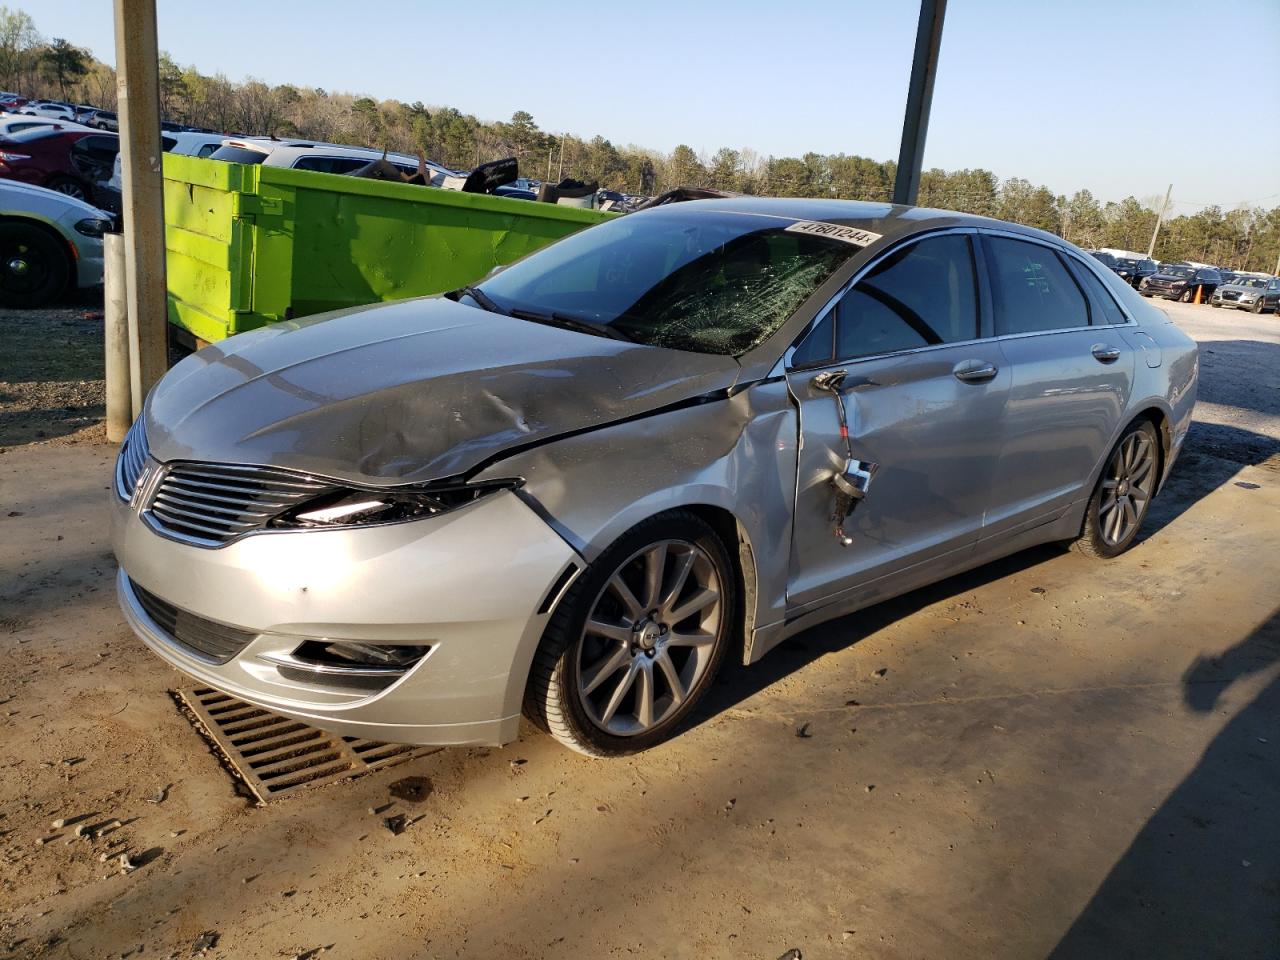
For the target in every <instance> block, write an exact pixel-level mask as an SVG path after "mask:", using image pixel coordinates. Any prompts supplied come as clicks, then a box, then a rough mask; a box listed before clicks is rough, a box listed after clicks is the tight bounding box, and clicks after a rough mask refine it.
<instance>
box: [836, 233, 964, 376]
mask: <svg viewBox="0 0 1280 960" xmlns="http://www.w3.org/2000/svg"><path fill="white" fill-rule="evenodd" d="M977 335H978V296H977V291H976V284H975V282H974V276H973V254H972V253H971V251H970V247H969V238H968V237H967V236H964V235H961V234H946V235H943V236H940V237H928V238H926V239H924V240H921V241H919V242H918V243H912V244H908V245H906V246H904V247H900V248H899V249H897V250H895V251H893V252H892V253H890V254H889V255H888V256H887V257H885V258H884V259H883V260H881V261H880V262H879V263H877V264H876V265H875V267H873V268H872V269H871V272H870V273H868V274H867V275H866V276H865V277H863V278H862V279H861V280H859V281H858V283H857V284H856V285H855V286H854V287H853V289H852V290H850V291H849V292H848V293H846V294H845V295H844V296H843V297H841V298H840V302H839V303H838V304H837V305H836V338H835V340H836V342H835V355H836V357H838V358H841V359H847V358H852V357H865V356H870V355H872V354H879V353H892V352H894V351H896V350H910V349H912V348H913V347H924V346H929V345H930V344H936V343H956V342H958V341H961V340H973V339H974V338H975V337H977Z"/></svg>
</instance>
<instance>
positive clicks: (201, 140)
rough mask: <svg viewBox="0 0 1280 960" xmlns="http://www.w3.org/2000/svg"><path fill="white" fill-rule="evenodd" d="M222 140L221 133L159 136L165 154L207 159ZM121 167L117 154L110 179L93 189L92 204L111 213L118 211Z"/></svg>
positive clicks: (121, 186)
mask: <svg viewBox="0 0 1280 960" xmlns="http://www.w3.org/2000/svg"><path fill="white" fill-rule="evenodd" d="M224 139H226V137H225V136H224V135H223V134H221V133H192V132H189V131H184V132H182V133H162V134H160V147H161V149H163V150H164V151H165V153H174V154H178V155H179V156H188V157H207V156H210V155H211V154H212V153H213V152H214V151H215V150H217V149H218V148H219V147H221V146H222V141H223V140H224ZM123 165H124V158H123V157H122V156H121V154H119V153H117V154H116V156H115V160H114V161H113V162H112V165H111V177H110V179H109V180H107V181H106V182H105V183H99V184H96V185H95V187H94V193H95V196H94V202H95V203H97V204H98V205H99V206H101V207H102V208H103V209H104V210H110V211H111V212H113V213H118V212H119V211H120V191H121V190H123V189H124V184H123V180H122V169H123Z"/></svg>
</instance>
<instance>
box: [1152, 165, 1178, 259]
mask: <svg viewBox="0 0 1280 960" xmlns="http://www.w3.org/2000/svg"><path fill="white" fill-rule="evenodd" d="M1171 196H1173V184H1172V183H1171V184H1169V189H1168V190H1166V191H1165V192H1164V203H1162V204H1161V205H1160V212H1159V213H1158V214H1157V215H1156V228H1155V229H1154V230H1152V231H1151V246H1149V247H1147V259H1148V260H1151V259H1153V258H1154V257H1155V253H1156V237H1158V236H1160V224H1162V223H1164V212H1165V211H1166V210H1168V209H1169V198H1170V197H1171Z"/></svg>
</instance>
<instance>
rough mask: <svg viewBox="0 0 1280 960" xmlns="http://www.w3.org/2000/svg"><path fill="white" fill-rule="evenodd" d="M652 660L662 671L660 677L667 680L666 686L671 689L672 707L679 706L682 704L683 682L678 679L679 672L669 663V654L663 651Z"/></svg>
mask: <svg viewBox="0 0 1280 960" xmlns="http://www.w3.org/2000/svg"><path fill="white" fill-rule="evenodd" d="M653 659H654V662H655V663H656V664H657V665H658V666H659V667H660V668H661V669H662V675H663V676H664V677H666V679H667V686H668V687H669V688H670V689H671V703H672V705H673V706H677V707H678V706H680V704H682V703H684V694H685V690H684V681H683V680H681V679H680V671H679V670H677V669H676V665H675V664H674V663H672V662H671V654H670V652H668V651H666V650H663V651H662V652H661V653H659V654H658V655H657V656H656V657H654V658H653Z"/></svg>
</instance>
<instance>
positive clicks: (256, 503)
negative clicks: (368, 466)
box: [146, 463, 334, 546]
mask: <svg viewBox="0 0 1280 960" xmlns="http://www.w3.org/2000/svg"><path fill="white" fill-rule="evenodd" d="M332 489H334V487H333V485H332V484H331V483H329V482H328V481H324V480H317V479H315V478H314V477H309V476H307V475H306V474H301V473H290V472H288V471H286V470H276V469H273V468H271V467H247V466H238V465H233V464H221V463H175V464H171V465H170V466H169V467H168V468H167V469H166V471H165V474H164V477H163V478H162V479H161V481H160V483H159V485H158V486H157V487H156V490H155V493H154V494H152V495H151V501H150V503H149V504H148V505H147V509H146V513H147V516H148V517H149V518H150V520H151V522H152V523H153V525H155V526H156V527H158V528H160V530H161V531H162V532H166V533H170V534H174V535H176V536H178V537H179V538H181V539H186V540H194V541H196V542H198V543H202V544H206V545H209V546H217V545H220V544H224V543H227V542H229V541H231V540H234V539H235V538H236V537H239V536H242V535H243V534H246V533H249V532H251V531H253V530H258V529H261V528H262V527H264V526H265V525H266V524H267V521H269V520H270V519H271V518H272V517H274V516H277V515H278V514H280V513H282V512H284V511H285V510H288V509H290V508H291V507H296V506H298V505H299V504H302V503H305V502H306V501H307V500H310V499H311V498H313V497H315V496H318V495H320V494H322V493H325V492H327V491H329V490H332Z"/></svg>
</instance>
